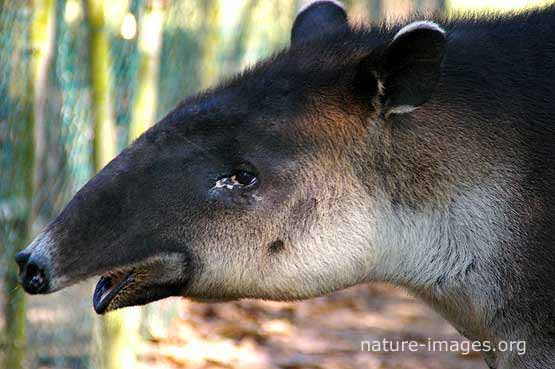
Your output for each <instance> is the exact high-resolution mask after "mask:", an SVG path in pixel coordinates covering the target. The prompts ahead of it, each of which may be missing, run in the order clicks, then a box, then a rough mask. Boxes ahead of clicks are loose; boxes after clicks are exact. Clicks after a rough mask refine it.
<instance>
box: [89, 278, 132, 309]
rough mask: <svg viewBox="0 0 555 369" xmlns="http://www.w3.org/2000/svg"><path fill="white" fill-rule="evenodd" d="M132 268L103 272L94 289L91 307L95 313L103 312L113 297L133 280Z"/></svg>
mask: <svg viewBox="0 0 555 369" xmlns="http://www.w3.org/2000/svg"><path fill="white" fill-rule="evenodd" d="M133 271H134V270H133V269H128V270H118V271H113V272H108V273H104V274H103V275H102V276H101V277H100V280H99V281H98V283H97V284H96V288H95V289H94V294H93V307H94V311H96V313H97V314H104V313H105V312H106V311H107V310H108V308H109V307H110V304H111V303H112V301H114V299H115V298H116V297H117V296H118V295H119V294H120V293H122V292H123V291H125V289H126V288H127V287H128V286H129V285H131V284H132V283H133V282H134V281H135V278H134V274H133Z"/></svg>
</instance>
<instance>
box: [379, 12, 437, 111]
mask: <svg viewBox="0 0 555 369" xmlns="http://www.w3.org/2000/svg"><path fill="white" fill-rule="evenodd" d="M446 41H447V39H446V36H445V31H444V30H443V29H442V28H441V27H440V26H438V25H437V24H435V23H433V22H414V23H411V24H409V25H407V26H405V27H403V28H402V29H401V30H400V31H399V32H397V34H396V35H395V37H393V40H392V41H391V42H390V43H389V44H388V45H386V46H385V48H384V49H383V51H382V53H381V54H380V55H379V56H378V58H379V60H378V61H376V60H374V63H376V62H377V64H378V65H377V72H376V75H377V79H378V86H379V87H380V88H379V93H380V94H381V95H382V96H380V101H381V102H382V109H383V110H382V111H383V112H384V113H385V114H386V115H389V114H402V113H408V112H410V111H412V110H414V109H415V108H416V107H417V106H419V105H422V104H423V103H425V102H426V101H428V100H429V99H430V97H431V96H432V93H433V92H434V90H435V88H436V85H437V83H438V81H439V78H440V76H441V63H442V60H443V55H444V52H445V45H446Z"/></svg>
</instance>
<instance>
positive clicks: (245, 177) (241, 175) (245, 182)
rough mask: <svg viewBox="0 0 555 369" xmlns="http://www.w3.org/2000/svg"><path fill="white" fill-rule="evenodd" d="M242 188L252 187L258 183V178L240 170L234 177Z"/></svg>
mask: <svg viewBox="0 0 555 369" xmlns="http://www.w3.org/2000/svg"><path fill="white" fill-rule="evenodd" d="M233 176H234V177H235V178H236V179H237V182H239V184H241V185H242V186H252V185H254V184H255V183H256V181H257V179H256V176H255V175H254V174H252V173H250V172H247V171H244V170H239V171H237V172H236V173H235V174H234V175H233Z"/></svg>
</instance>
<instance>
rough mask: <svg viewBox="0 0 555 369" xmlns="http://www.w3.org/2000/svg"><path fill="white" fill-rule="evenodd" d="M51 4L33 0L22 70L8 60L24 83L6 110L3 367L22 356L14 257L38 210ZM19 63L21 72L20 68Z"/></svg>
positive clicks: (16, 368)
mask: <svg viewBox="0 0 555 369" xmlns="http://www.w3.org/2000/svg"><path fill="white" fill-rule="evenodd" d="M55 9H56V1H55V0H44V1H37V2H36V3H34V4H33V7H32V16H31V22H30V28H29V30H30V40H29V41H30V45H31V53H30V57H29V60H28V61H29V68H28V69H27V70H26V69H25V65H12V72H13V73H11V79H12V80H11V81H10V82H11V84H14V83H17V84H22V85H24V86H25V87H24V88H23V89H17V88H16V89H13V90H11V92H12V93H13V95H11V96H9V99H10V101H14V104H13V106H14V107H13V111H12V113H10V114H9V116H8V120H9V122H8V127H9V128H10V129H11V128H13V130H14V131H17V132H16V134H15V136H16V137H14V139H16V140H18V141H19V142H18V143H17V148H16V149H15V150H14V151H13V152H12V154H13V156H14V157H13V167H12V168H15V169H13V170H10V172H12V171H13V173H6V174H7V177H6V180H8V181H11V183H10V185H8V186H7V187H8V188H9V189H10V190H9V191H10V192H9V193H7V194H6V195H7V196H6V198H8V199H10V200H13V204H12V205H13V206H14V209H12V210H13V211H12V214H13V218H12V219H5V220H3V223H2V233H3V238H4V239H2V240H0V242H2V243H3V244H5V245H6V254H5V255H4V256H5V258H6V263H7V267H6V271H5V275H4V289H5V294H6V303H5V307H4V311H5V319H6V320H5V327H4V332H3V335H2V336H3V338H4V340H5V346H6V349H5V350H4V353H5V356H4V363H3V364H4V365H3V367H5V368H10V369H20V368H23V361H24V358H25V346H26V340H25V312H26V310H25V295H24V293H23V290H22V289H21V288H20V287H19V285H18V281H17V273H18V271H17V267H16V264H15V262H14V261H13V258H14V256H15V254H16V253H17V251H19V250H21V249H22V248H24V247H25V246H26V245H27V243H28V242H29V240H30V238H31V233H32V225H33V222H34V221H35V219H36V215H37V210H36V209H34V208H33V197H34V195H35V193H36V191H35V188H36V181H37V179H38V178H42V174H41V171H40V167H41V165H40V162H39V161H38V160H37V155H39V154H41V153H42V154H44V144H45V142H44V109H45V97H46V87H47V85H46V82H47V73H48V67H49V62H50V54H51V50H52V44H53V43H52V41H53V39H54V37H53V36H54V21H55V13H56V12H55ZM4 10H5V9H4ZM11 10H12V11H16V10H14V9H11ZM29 10H31V9H29ZM11 31H12V32H13V30H11ZM16 38H17V35H14V40H15V39H16ZM14 42H17V41H14ZM22 42H25V41H22ZM23 48H24V45H23V43H21V44H18V45H17V46H16V47H15V49H16V50H14V55H15V54H16V53H18V52H20V53H21V55H20V56H23V55H24V53H23V52H22V51H23ZM22 69H23V70H25V72H22V71H21V70H22ZM24 74H27V75H24ZM4 82H5V83H7V82H8V81H4ZM18 92H19V93H18ZM18 109H19V110H18ZM21 125H23V127H21ZM15 127H21V128H19V129H16V128H15Z"/></svg>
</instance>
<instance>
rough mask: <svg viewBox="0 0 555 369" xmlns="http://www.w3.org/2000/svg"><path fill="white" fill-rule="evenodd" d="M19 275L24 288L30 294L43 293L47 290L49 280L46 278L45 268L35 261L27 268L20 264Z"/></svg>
mask: <svg viewBox="0 0 555 369" xmlns="http://www.w3.org/2000/svg"><path fill="white" fill-rule="evenodd" d="M27 259H28V257H27ZM19 273H20V278H21V283H22V284H23V288H24V289H25V291H27V292H28V293H31V294H35V293H41V292H44V291H45V290H46V289H47V286H48V279H47V278H46V274H45V272H44V268H42V267H41V266H40V265H39V264H38V263H36V262H35V261H30V262H29V263H28V264H27V265H26V266H25V265H22V264H20V272H19Z"/></svg>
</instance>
